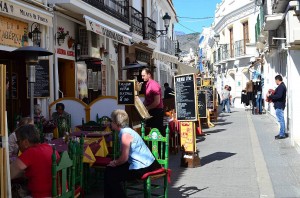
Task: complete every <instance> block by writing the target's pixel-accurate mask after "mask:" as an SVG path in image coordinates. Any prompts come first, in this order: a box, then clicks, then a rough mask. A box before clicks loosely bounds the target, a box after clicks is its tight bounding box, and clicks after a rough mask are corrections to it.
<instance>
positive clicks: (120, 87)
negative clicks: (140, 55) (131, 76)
mask: <svg viewBox="0 0 300 198" xmlns="http://www.w3.org/2000/svg"><path fill="white" fill-rule="evenodd" d="M134 88H135V82H134V80H118V81H117V95H118V104H125V105H134V91H135V90H134Z"/></svg>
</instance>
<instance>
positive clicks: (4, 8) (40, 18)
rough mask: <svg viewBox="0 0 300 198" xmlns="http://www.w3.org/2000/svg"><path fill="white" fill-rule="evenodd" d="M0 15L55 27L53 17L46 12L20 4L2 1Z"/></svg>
mask: <svg viewBox="0 0 300 198" xmlns="http://www.w3.org/2000/svg"><path fill="white" fill-rule="evenodd" d="M0 13H4V14H8V15H11V16H14V17H18V18H21V19H24V20H28V21H34V22H37V23H40V24H43V25H46V26H50V27H52V26H53V23H52V17H53V15H52V14H50V13H47V12H46V11H40V12H39V11H37V10H33V9H31V8H30V7H29V6H28V7H27V6H26V5H25V4H23V3H20V2H11V1H8V0H2V1H0Z"/></svg>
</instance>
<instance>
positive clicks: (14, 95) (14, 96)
mask: <svg viewBox="0 0 300 198" xmlns="http://www.w3.org/2000/svg"><path fill="white" fill-rule="evenodd" d="M11 84H12V85H11V88H12V94H11V98H12V99H18V74H17V73H12V74H11Z"/></svg>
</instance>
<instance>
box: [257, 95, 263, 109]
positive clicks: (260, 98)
mask: <svg viewBox="0 0 300 198" xmlns="http://www.w3.org/2000/svg"><path fill="white" fill-rule="evenodd" d="M256 108H257V109H258V112H259V113H261V112H262V97H261V93H260V94H257V98H256Z"/></svg>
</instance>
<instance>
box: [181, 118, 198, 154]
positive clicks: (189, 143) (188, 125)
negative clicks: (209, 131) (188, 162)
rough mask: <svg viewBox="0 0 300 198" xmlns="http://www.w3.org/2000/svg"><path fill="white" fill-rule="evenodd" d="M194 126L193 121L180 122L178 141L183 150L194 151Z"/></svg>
mask: <svg viewBox="0 0 300 198" xmlns="http://www.w3.org/2000/svg"><path fill="white" fill-rule="evenodd" d="M194 137H195V126H194V123H193V122H180V143H181V148H183V149H184V151H185V152H194V151H195V150H196V149H195V138H194Z"/></svg>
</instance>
